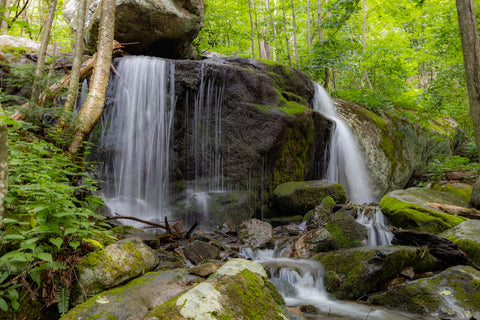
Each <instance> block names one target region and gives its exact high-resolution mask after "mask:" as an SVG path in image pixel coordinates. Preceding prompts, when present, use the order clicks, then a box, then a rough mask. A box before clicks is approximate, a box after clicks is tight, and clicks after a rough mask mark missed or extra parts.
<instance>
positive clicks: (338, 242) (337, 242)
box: [325, 212, 367, 249]
mask: <svg viewBox="0 0 480 320" xmlns="http://www.w3.org/2000/svg"><path fill="white" fill-rule="evenodd" d="M325 229H327V231H328V232H330V234H331V235H332V237H333V247H334V248H335V249H343V248H354V247H360V246H361V245H362V241H363V240H364V239H365V238H366V237H367V231H366V229H365V228H364V227H363V226H361V225H360V224H358V223H357V222H356V221H355V219H354V218H353V217H352V216H351V215H350V214H349V213H346V212H340V213H337V214H336V215H335V216H334V217H333V219H332V220H330V221H329V222H328V223H327V225H326V226H325Z"/></svg>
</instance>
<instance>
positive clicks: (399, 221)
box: [380, 188, 468, 234]
mask: <svg viewBox="0 0 480 320" xmlns="http://www.w3.org/2000/svg"><path fill="white" fill-rule="evenodd" d="M429 203H442V204H448V205H454V206H461V207H466V206H467V205H468V203H467V202H466V201H465V200H464V199H462V198H460V197H457V196H455V195H453V194H451V193H448V192H441V191H437V190H432V189H427V188H409V189H406V190H396V191H392V192H390V193H388V194H386V195H385V196H384V197H383V198H382V200H380V208H381V209H382V211H383V213H384V214H385V216H387V217H388V219H389V221H390V222H391V223H392V224H393V225H394V226H395V227H398V228H403V229H412V230H417V231H424V232H429V233H433V234H438V233H441V232H443V231H445V230H448V229H450V228H453V227H454V226H456V225H457V224H459V223H462V222H463V221H465V220H466V219H465V218H461V217H455V216H453V215H449V214H446V213H443V212H440V211H439V210H438V209H437V208H435V207H433V206H429V205H428V204H429Z"/></svg>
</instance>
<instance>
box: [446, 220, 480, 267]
mask: <svg viewBox="0 0 480 320" xmlns="http://www.w3.org/2000/svg"><path fill="white" fill-rule="evenodd" d="M440 236H441V237H443V238H447V239H448V240H450V241H453V242H455V243H456V244H457V245H458V248H459V249H460V250H462V251H463V252H465V254H466V255H467V257H468V259H469V260H470V263H473V266H475V265H476V266H480V220H468V221H465V222H462V223H460V224H459V225H457V226H455V227H453V228H452V229H450V230H447V231H445V232H443V233H441V234H440Z"/></svg>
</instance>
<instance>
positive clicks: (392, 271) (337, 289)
mask: <svg viewBox="0 0 480 320" xmlns="http://www.w3.org/2000/svg"><path fill="white" fill-rule="evenodd" d="M314 260H316V261H319V262H321V263H322V264H323V265H324V267H325V271H326V274H325V280H324V282H325V288H326V290H327V291H328V292H330V293H332V294H333V295H334V296H335V297H337V298H339V299H352V300H355V299H358V298H360V297H363V296H364V295H365V294H367V293H369V292H370V291H371V290H372V289H373V288H375V287H376V286H377V285H379V284H382V283H384V282H385V281H387V280H388V279H390V278H393V277H394V276H395V275H397V274H398V273H399V272H400V271H401V270H402V269H403V268H405V267H408V266H409V267H412V268H413V269H414V270H415V271H417V272H422V271H425V270H429V269H430V268H432V267H433V265H434V263H435V261H436V259H435V258H434V257H433V256H431V255H430V254H429V253H425V249H424V248H415V247H406V246H381V247H376V248H372V247H362V248H354V249H344V250H337V251H332V252H328V253H324V254H320V255H318V256H316V257H315V258H314Z"/></svg>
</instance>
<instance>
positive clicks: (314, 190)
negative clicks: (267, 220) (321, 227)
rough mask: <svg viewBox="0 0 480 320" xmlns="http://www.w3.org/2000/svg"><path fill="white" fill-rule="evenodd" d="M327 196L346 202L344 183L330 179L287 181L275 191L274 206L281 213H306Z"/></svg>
mask: <svg viewBox="0 0 480 320" xmlns="http://www.w3.org/2000/svg"><path fill="white" fill-rule="evenodd" d="M325 197H331V198H333V199H334V200H335V202H337V203H345V202H346V201H347V194H346V193H345V189H344V188H343V187H342V185H340V184H338V183H336V182H333V181H329V180H315V181H301V182H287V183H282V184H280V185H278V186H277V187H276V188H275V190H274V191H273V207H274V209H273V210H274V211H275V213H277V214H279V215H287V216H296V215H302V216H303V215H305V214H306V213H307V212H308V211H310V210H312V209H314V208H315V206H317V205H319V204H321V202H322V200H323V199H324V198H325Z"/></svg>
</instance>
